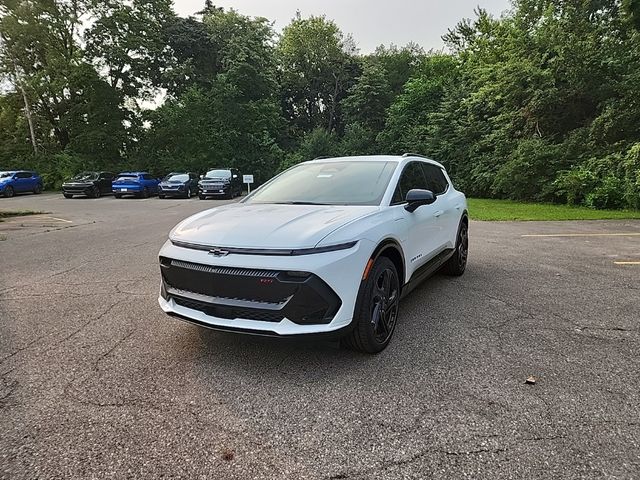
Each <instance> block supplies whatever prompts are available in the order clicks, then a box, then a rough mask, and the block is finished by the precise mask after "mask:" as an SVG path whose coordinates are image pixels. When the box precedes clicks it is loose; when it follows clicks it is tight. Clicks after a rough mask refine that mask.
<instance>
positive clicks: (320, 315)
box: [160, 258, 342, 325]
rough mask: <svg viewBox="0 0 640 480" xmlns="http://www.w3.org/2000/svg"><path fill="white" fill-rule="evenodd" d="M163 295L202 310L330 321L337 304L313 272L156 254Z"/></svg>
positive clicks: (250, 316) (230, 316)
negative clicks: (218, 263)
mask: <svg viewBox="0 0 640 480" xmlns="http://www.w3.org/2000/svg"><path fill="white" fill-rule="evenodd" d="M160 265H161V271H162V278H163V282H164V287H165V290H166V291H167V292H168V293H167V296H168V297H171V298H173V299H174V300H175V302H176V303H177V304H178V305H181V306H183V307H185V308H190V309H193V310H198V311H200V312H203V313H205V314H206V315H209V316H213V317H218V318H226V319H235V318H243V319H248V320H259V321H265V322H280V321H282V320H283V319H284V318H288V319H289V320H291V321H292V322H295V323H298V324H305V325H309V324H327V323H330V322H331V320H332V319H333V317H334V316H335V314H336V312H337V311H338V309H339V308H340V305H341V303H342V302H341V301H340V298H339V297H338V295H336V293H335V292H334V291H333V290H332V289H331V287H329V286H328V285H327V284H326V283H325V282H324V281H322V279H320V278H319V277H318V276H316V275H314V274H311V273H306V272H285V271H277V270H259V269H245V268H232V267H222V266H212V265H203V264H198V263H192V262H185V261H182V260H172V259H169V258H160Z"/></svg>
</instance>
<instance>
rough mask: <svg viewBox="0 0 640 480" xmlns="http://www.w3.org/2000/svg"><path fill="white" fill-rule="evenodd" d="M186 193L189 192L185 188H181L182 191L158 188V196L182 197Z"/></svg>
mask: <svg viewBox="0 0 640 480" xmlns="http://www.w3.org/2000/svg"><path fill="white" fill-rule="evenodd" d="M188 192H189V190H188V189H187V188H182V189H178V188H166V187H159V188H158V194H159V195H164V196H165V197H184V196H185V195H187V193H188Z"/></svg>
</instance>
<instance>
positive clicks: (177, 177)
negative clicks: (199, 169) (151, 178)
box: [163, 173, 189, 182]
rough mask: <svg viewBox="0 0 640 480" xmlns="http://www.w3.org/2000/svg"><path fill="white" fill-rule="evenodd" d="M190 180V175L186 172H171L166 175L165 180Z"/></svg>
mask: <svg viewBox="0 0 640 480" xmlns="http://www.w3.org/2000/svg"><path fill="white" fill-rule="evenodd" d="M187 180H189V175H188V174H186V173H171V174H169V175H167V176H166V177H164V180H163V181H164V182H186V181H187Z"/></svg>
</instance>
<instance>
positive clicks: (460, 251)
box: [442, 219, 469, 276]
mask: <svg viewBox="0 0 640 480" xmlns="http://www.w3.org/2000/svg"><path fill="white" fill-rule="evenodd" d="M468 258H469V224H468V222H467V221H466V219H463V220H462V222H460V226H459V227H458V236H457V237H456V250H455V252H454V253H453V255H452V256H451V258H450V259H449V260H447V263H445V264H444V265H443V267H442V272H443V273H446V274H447V275H453V276H460V275H462V274H463V273H464V271H465V270H466V268H467V259H468Z"/></svg>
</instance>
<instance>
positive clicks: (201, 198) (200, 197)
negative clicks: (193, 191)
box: [198, 194, 207, 200]
mask: <svg viewBox="0 0 640 480" xmlns="http://www.w3.org/2000/svg"><path fill="white" fill-rule="evenodd" d="M198 198H199V199H200V200H205V199H206V198H207V197H205V196H204V195H202V194H199V195H198Z"/></svg>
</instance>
